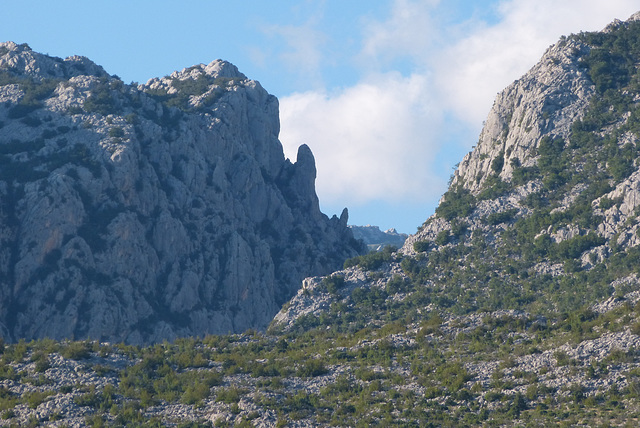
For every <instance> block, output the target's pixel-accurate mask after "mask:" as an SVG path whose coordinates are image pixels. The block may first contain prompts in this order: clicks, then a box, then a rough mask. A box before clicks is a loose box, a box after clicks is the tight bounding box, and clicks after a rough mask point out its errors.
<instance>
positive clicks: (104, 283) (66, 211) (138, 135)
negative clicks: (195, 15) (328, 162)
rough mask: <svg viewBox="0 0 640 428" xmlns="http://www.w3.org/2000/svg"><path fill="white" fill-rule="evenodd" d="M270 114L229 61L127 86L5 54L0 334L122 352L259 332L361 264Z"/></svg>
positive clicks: (74, 64) (271, 108)
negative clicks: (316, 280) (323, 278)
mask: <svg viewBox="0 0 640 428" xmlns="http://www.w3.org/2000/svg"><path fill="white" fill-rule="evenodd" d="M279 126H280V125H279V119H278V101H277V99H276V98H275V97H274V96H272V95H270V94H268V93H267V92H266V91H265V90H264V89H263V88H262V87H261V86H260V84H259V83H258V82H256V81H254V80H250V79H248V78H246V76H244V75H243V74H242V73H240V72H239V71H238V70H237V68H236V67H235V66H233V65H232V64H230V63H228V62H225V61H220V60H218V61H214V62H212V63H210V64H208V65H202V64H200V65H196V66H194V67H190V68H187V69H184V70H182V71H180V72H176V73H172V74H171V75H169V76H166V77H163V78H157V79H151V80H150V81H149V82H148V83H147V84H145V85H138V86H131V85H126V84H124V83H123V82H122V81H121V80H119V79H117V78H115V77H111V76H109V75H108V74H107V73H106V72H104V70H102V68H101V67H99V66H97V65H95V64H93V63H92V62H90V61H89V60H87V59H86V58H82V57H70V58H67V59H66V60H62V59H60V58H53V57H49V56H47V55H42V54H39V53H36V52H33V51H32V50H31V49H29V48H28V47H27V46H25V45H16V44H15V43H12V42H8V43H5V44H3V45H2V47H0V166H1V168H0V201H1V202H0V247H1V249H0V253H1V254H0V260H1V261H0V330H1V331H2V336H3V337H5V338H6V339H8V340H17V339H18V338H27V339H29V338H37V337H45V336H46V337H52V338H69V337H76V338H80V337H89V336H90V337H92V338H101V339H103V340H112V341H127V342H132V343H140V342H154V341H159V340H163V339H172V338H175V337H179V336H185V335H204V334H208V333H227V332H240V331H244V330H246V329H248V328H257V329H262V328H265V327H266V326H267V324H268V323H269V321H270V320H271V318H272V317H273V315H274V314H275V313H276V312H277V311H278V309H279V307H280V305H282V304H283V303H284V302H285V301H286V300H287V299H288V298H289V297H290V296H291V295H292V294H294V293H295V291H296V290H297V289H298V288H299V287H300V284H301V281H302V279H303V278H304V277H306V276H309V275H317V274H326V273H329V272H331V271H332V270H335V269H336V268H338V267H339V266H340V265H341V264H342V262H343V261H344V259H345V258H347V257H350V256H353V255H355V254H357V253H358V251H360V247H359V244H358V242H357V241H355V240H354V239H353V236H352V235H351V233H350V231H349V230H348V228H347V226H346V224H342V223H340V222H338V221H332V220H331V219H329V218H328V217H327V216H326V215H324V214H322V213H321V212H320V210H319V204H318V198H317V195H316V193H315V176H316V169H315V162H314V159H313V155H312V153H311V150H310V149H309V148H308V147H307V146H303V147H301V148H300V151H299V155H298V159H297V162H296V163H295V164H292V163H291V162H290V161H289V160H286V159H285V158H284V155H283V150H282V145H281V144H280V142H279V141H278V133H279Z"/></svg>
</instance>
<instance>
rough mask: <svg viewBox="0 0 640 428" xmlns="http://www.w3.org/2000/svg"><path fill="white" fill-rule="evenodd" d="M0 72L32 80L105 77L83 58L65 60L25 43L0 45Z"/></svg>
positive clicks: (75, 56)
mask: <svg viewBox="0 0 640 428" xmlns="http://www.w3.org/2000/svg"><path fill="white" fill-rule="evenodd" d="M0 70H2V71H3V72H8V73H11V74H15V75H20V76H25V77H26V76H28V77H30V78H33V79H38V80H42V79H52V78H53V79H69V78H72V77H77V76H82V75H84V76H95V77H106V76H108V75H107V73H106V72H105V71H104V69H103V68H102V67H100V66H99V65H97V64H95V63H94V62H93V61H91V60H89V59H88V58H86V57H83V56H78V55H74V56H70V57H68V58H66V59H64V60H63V59H61V58H56V57H51V56H48V55H44V54H41V53H38V52H34V51H33V50H31V48H30V47H29V45H27V44H26V43H23V44H17V43H15V42H11V41H9V42H4V43H0Z"/></svg>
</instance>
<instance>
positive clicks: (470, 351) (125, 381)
mask: <svg viewBox="0 0 640 428" xmlns="http://www.w3.org/2000/svg"><path fill="white" fill-rule="evenodd" d="M639 63H640V14H638V15H635V16H634V17H632V18H631V19H630V20H628V21H627V22H620V21H616V22H614V23H613V24H611V25H610V26H609V27H607V28H606V29H605V30H604V31H603V32H599V33H582V34H578V35H572V36H569V37H563V38H562V39H561V40H560V41H559V42H558V43H557V44H556V45H554V46H552V47H550V48H549V49H548V51H547V52H546V53H545V54H544V56H543V58H542V60H541V61H540V63H538V64H537V65H536V66H534V67H533V68H532V69H531V71H529V72H528V73H527V74H525V75H524V76H523V77H522V78H521V79H519V80H518V81H516V82H514V83H513V84H512V85H510V86H509V87H508V88H506V89H505V90H504V91H503V92H502V93H501V94H499V95H498V97H497V99H496V102H495V104H494V106H493V108H492V110H491V112H490V113H489V116H488V118H487V121H486V126H485V128H484V129H483V131H482V134H481V135H480V139H479V141H478V144H477V145H476V147H475V148H474V149H473V151H472V152H470V153H469V154H468V155H467V156H465V158H464V159H463V160H462V161H461V162H460V164H459V166H458V169H457V170H456V172H455V174H454V176H453V177H452V180H451V187H450V189H449V191H448V192H447V193H446V194H445V195H444V197H443V199H442V201H441V203H440V205H439V207H438V209H437V211H436V213H435V215H433V216H432V217H431V218H429V219H428V220H427V221H426V222H425V223H424V225H422V227H421V228H420V230H419V231H418V233H416V234H415V235H413V236H411V237H409V238H408V240H407V241H406V243H405V244H404V246H403V247H402V248H401V249H394V248H391V247H387V248H386V249H385V250H383V251H380V252H377V253H372V254H369V255H365V256H358V257H355V258H351V259H349V260H347V262H346V263H345V266H344V269H343V270H341V271H338V272H334V273H333V274H331V275H329V276H325V277H312V278H307V279H305V280H304V282H303V287H302V289H301V290H300V291H299V292H298V293H297V294H296V295H295V296H294V297H293V299H291V301H289V302H288V303H287V304H286V305H285V306H284V307H283V309H282V310H281V311H280V312H279V313H278V314H277V315H276V317H275V319H274V320H273V322H272V323H271V326H270V327H269V329H268V330H267V332H266V333H258V332H247V333H245V334H242V335H230V336H205V337H202V338H199V339H179V340H176V341H175V342H174V343H172V344H169V343H166V342H165V343H162V344H157V345H154V346H152V347H136V346H126V345H118V344H106V343H98V342H91V341H86V342H62V343H61V342H54V341H48V340H40V341H36V342H31V343H25V342H21V343H17V344H11V345H6V346H5V347H4V349H3V353H2V359H1V360H0V361H1V364H2V365H1V367H0V376H1V377H2V379H3V381H2V384H1V385H2V386H1V387H0V388H1V389H0V403H1V404H0V410H1V411H2V419H1V420H0V424H1V425H12V424H13V425H15V426H24V425H27V424H31V425H32V426H36V425H38V424H41V425H44V424H50V425H52V426H56V425H57V426H62V425H73V426H81V425H83V424H84V425H89V426H104V425H106V426H161V425H173V426H207V425H210V426H292V427H302V426H363V427H364V426H416V427H424V426H456V427H457V426H532V427H533V426H536V427H537V426H551V425H558V424H560V425H562V426H636V425H637V424H638V418H639V417H640V276H639V275H640V249H639V248H640V236H639V235H640V232H638V230H639V229H640V221H639V219H638V214H640V208H639V206H640V161H639V160H638V159H640V156H638V150H639V149H640V147H639V141H640V110H638V108H639V106H638V102H639V101H640V73H639V72H638V69H637V64H639Z"/></svg>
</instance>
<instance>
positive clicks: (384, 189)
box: [280, 74, 440, 205]
mask: <svg viewBox="0 0 640 428" xmlns="http://www.w3.org/2000/svg"><path fill="white" fill-rule="evenodd" d="M429 92H430V89H429V84H428V80H427V79H426V78H425V77H424V76H417V75H416V76H410V77H402V76H400V75H398V74H385V75H378V76H376V77H375V78H370V79H369V80H368V81H367V82H363V83H360V84H358V85H356V86H354V87H351V88H348V89H346V90H343V91H340V92H338V93H332V94H327V93H323V92H306V93H300V94H294V95H292V96H289V97H284V98H282V99H281V101H280V117H281V121H282V124H283V125H282V133H281V135H280V139H281V141H282V142H283V145H284V148H285V153H286V154H287V156H288V157H289V158H293V159H295V153H296V150H297V147H298V146H299V145H300V144H302V143H306V144H308V145H309V146H310V147H311V150H312V151H313V153H314V155H315V157H316V163H317V164H318V165H319V168H318V179H317V188H318V193H319V194H320V195H321V199H322V200H323V201H325V202H333V201H339V200H343V201H348V202H349V205H353V204H357V203H364V202H367V201H371V200H375V199H380V198H384V199H386V200H389V199H391V200H396V201H399V200H402V199H403V198H418V199H420V200H423V198H424V197H435V196H437V195H434V194H429V192H428V191H426V192H425V190H424V183H425V182H437V181H438V177H437V176H436V175H435V174H433V173H432V172H431V171H430V169H429V167H428V165H429V164H431V163H432V162H433V160H434V159H435V156H436V154H437V152H438V147H437V140H436V138H435V137H436V135H434V134H433V133H432V132H431V131H432V125H433V124H434V123H438V122H439V121H440V118H439V116H438V115H439V113H438V110H437V109H436V108H435V107H436V106H433V105H431V104H430V103H429V102H428V97H427V96H428V94H429Z"/></svg>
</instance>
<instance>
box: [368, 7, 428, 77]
mask: <svg viewBox="0 0 640 428" xmlns="http://www.w3.org/2000/svg"><path fill="white" fill-rule="evenodd" d="M438 3H440V1H439V0H422V1H411V0H396V1H395V2H393V5H392V8H391V15H390V17H389V19H388V20H386V21H385V22H378V21H369V22H368V23H367V24H366V25H365V27H364V41H363V47H362V51H361V52H360V55H359V59H360V61H361V66H362V67H364V68H365V69H372V68H374V69H376V68H377V69H385V68H386V67H387V64H389V63H392V62H393V60H395V59H398V58H402V57H409V58H410V59H412V60H414V61H415V60H416V59H419V60H420V62H422V60H421V58H422V57H424V56H425V54H427V52H429V50H430V49H431V48H432V46H433V45H434V43H436V42H437V41H438V39H439V37H440V36H441V33H440V31H439V29H438V24H437V22H436V21H434V19H433V17H432V15H433V10H434V7H435V6H437V4H438Z"/></svg>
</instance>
